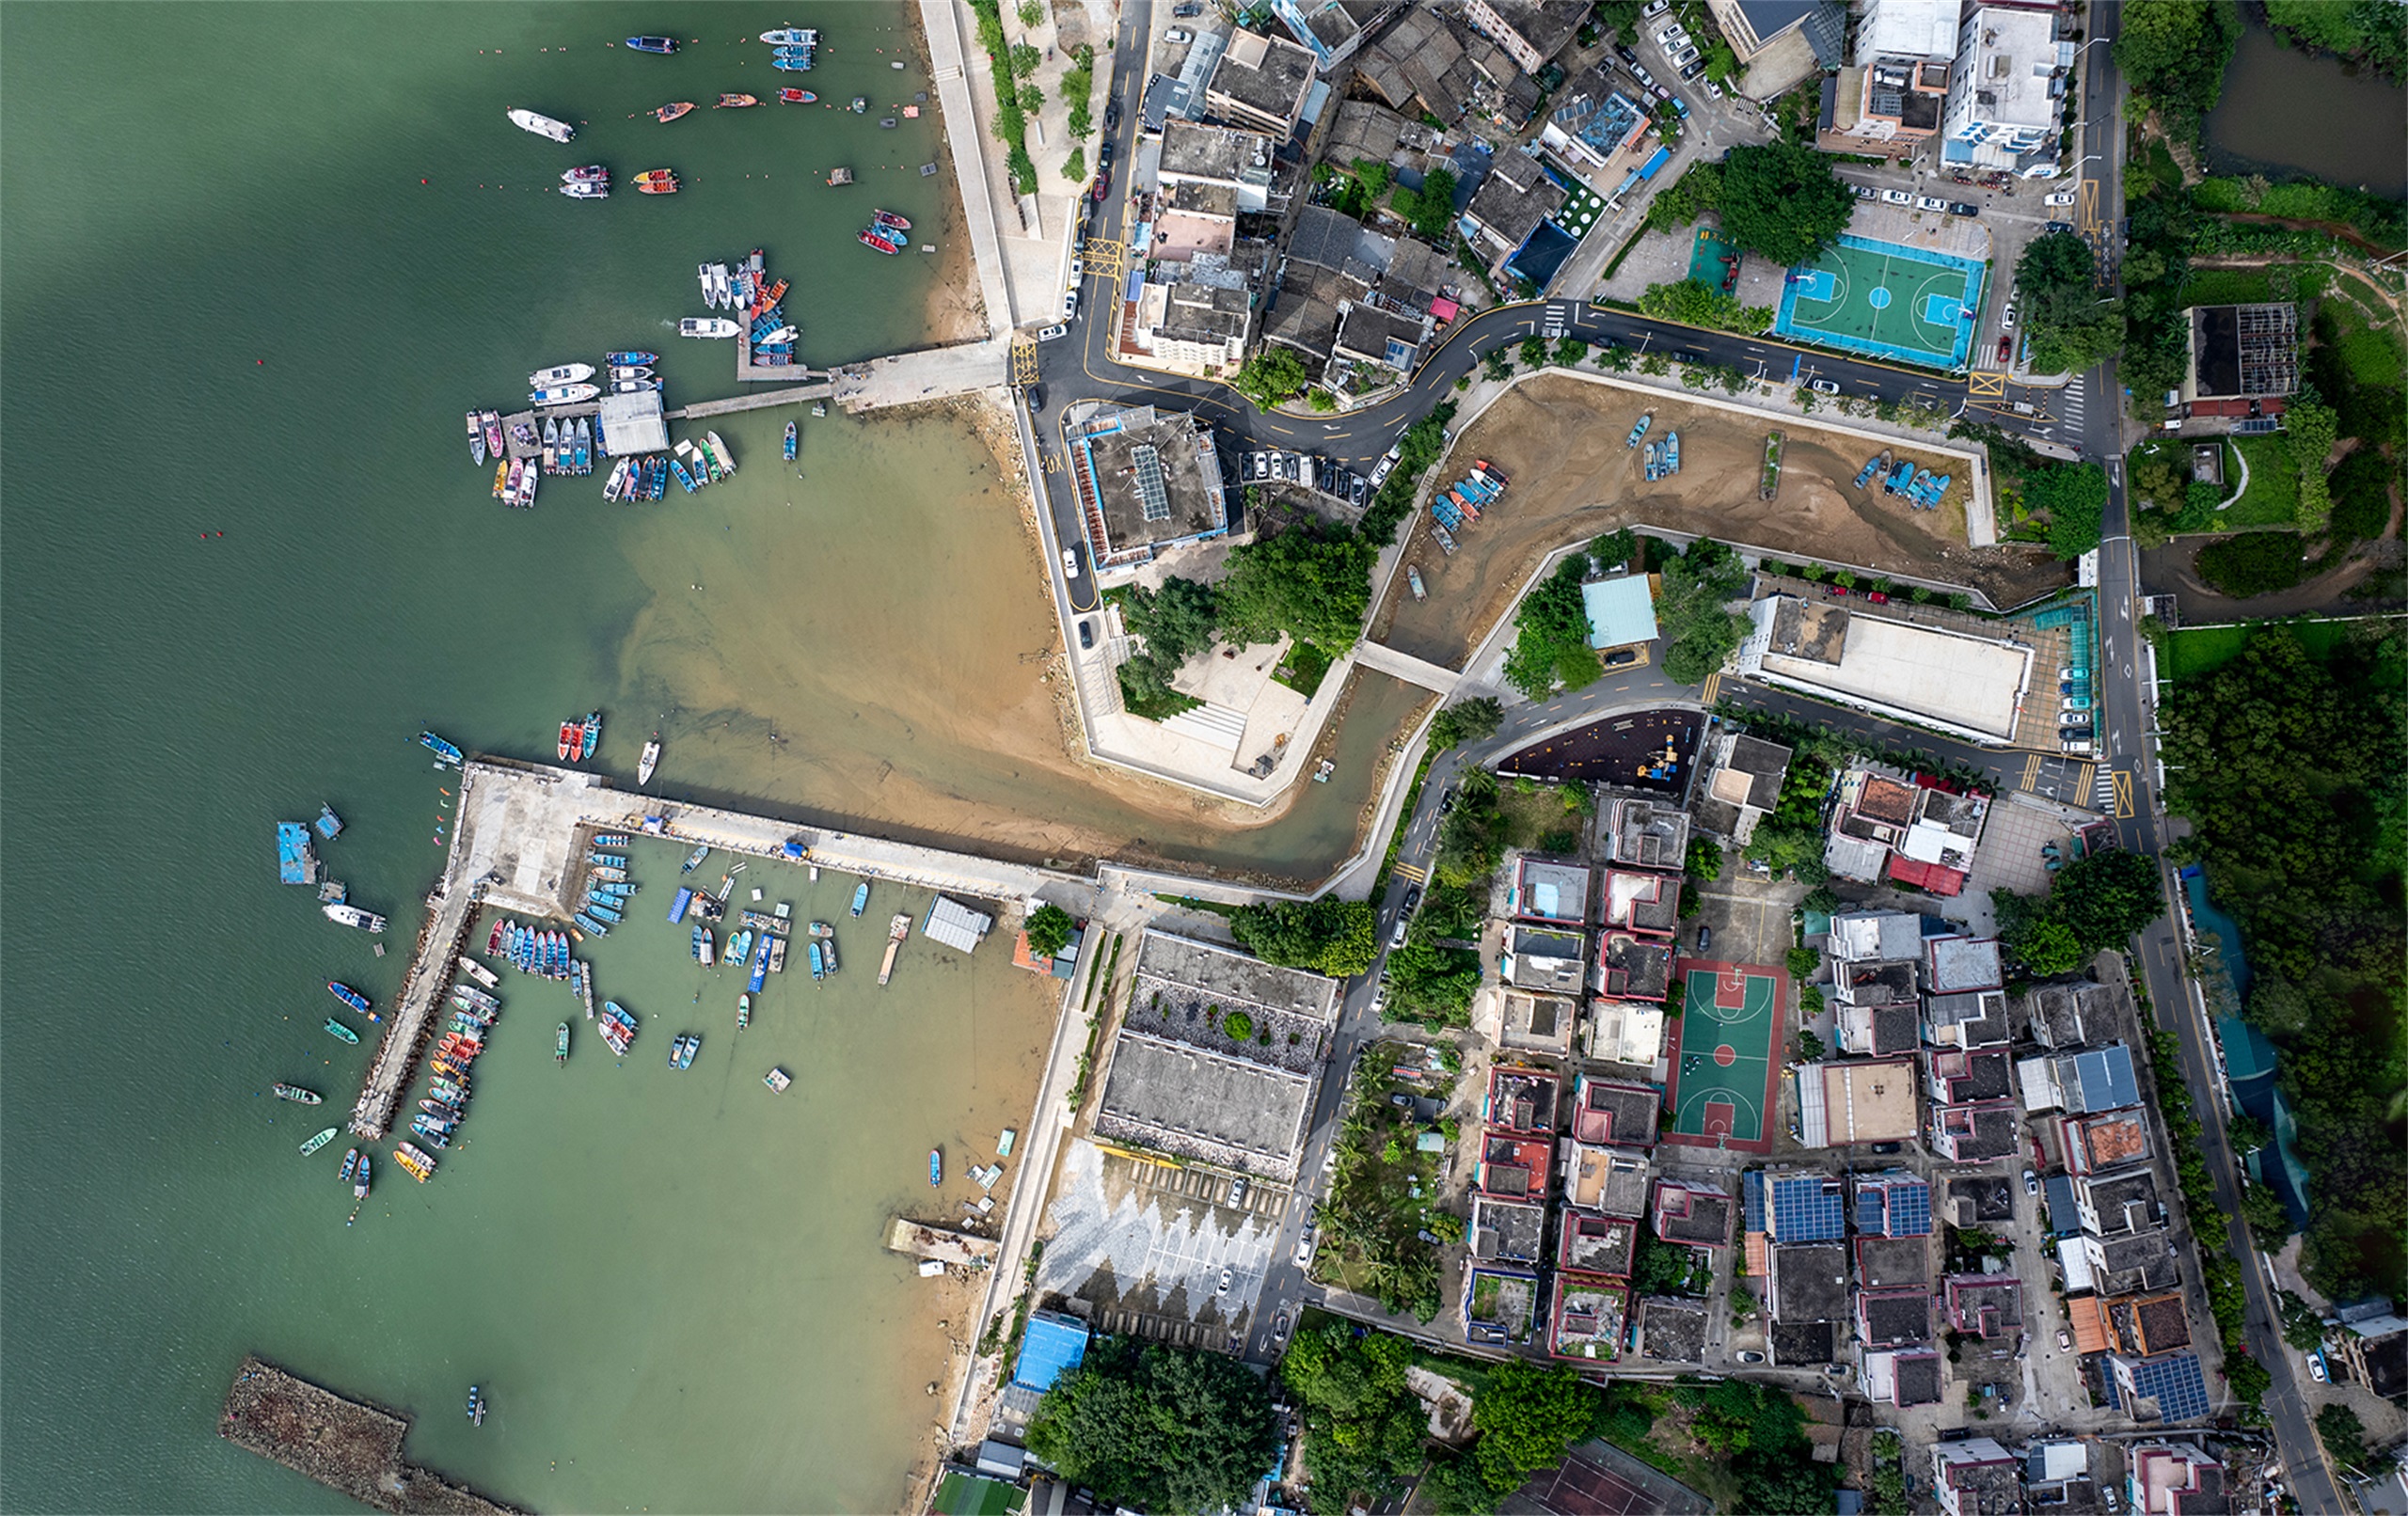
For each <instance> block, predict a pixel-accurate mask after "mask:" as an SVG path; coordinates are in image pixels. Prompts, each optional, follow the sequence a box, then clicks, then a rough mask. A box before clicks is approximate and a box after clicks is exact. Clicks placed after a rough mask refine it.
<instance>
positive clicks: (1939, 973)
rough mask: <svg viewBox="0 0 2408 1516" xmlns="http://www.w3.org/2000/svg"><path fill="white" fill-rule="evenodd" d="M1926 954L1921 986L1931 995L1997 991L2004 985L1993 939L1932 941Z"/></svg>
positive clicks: (1967, 938)
mask: <svg viewBox="0 0 2408 1516" xmlns="http://www.w3.org/2000/svg"><path fill="white" fill-rule="evenodd" d="M1925 954H1926V958H1925V975H1924V983H1925V986H1926V987H1928V988H1929V990H1930V992H1931V993H1932V994H1934V995H1956V994H1963V993H1967V992H1969V991H1972V990H1982V989H1996V988H1998V987H2000V986H2001V985H2003V984H2004V983H2005V982H2006V979H2005V973H2004V966H2003V965H2002V964H2001V963H2000V961H1999V947H1998V940H1997V939H1996V938H1991V937H1985V938H1971V937H1935V938H1933V939H1931V940H1929V941H1928V942H1926V943H1925Z"/></svg>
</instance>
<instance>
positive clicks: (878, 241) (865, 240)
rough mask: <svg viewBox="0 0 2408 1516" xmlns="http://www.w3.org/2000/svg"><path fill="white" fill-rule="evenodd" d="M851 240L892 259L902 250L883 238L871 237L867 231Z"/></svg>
mask: <svg viewBox="0 0 2408 1516" xmlns="http://www.w3.org/2000/svg"><path fill="white" fill-rule="evenodd" d="M853 240H854V241H855V242H858V243H860V244H861V245H863V247H875V248H877V249H878V250H879V252H881V253H884V254H886V255H887V256H888V257H889V258H892V257H894V256H895V254H896V253H899V252H901V251H902V250H903V249H902V248H900V247H897V246H895V245H894V244H893V243H890V242H888V241H886V240H885V239H884V238H882V237H877V236H873V235H871V234H870V233H869V232H867V231H863V232H862V233H861V234H860V235H858V236H856V237H855V238H854V239H853Z"/></svg>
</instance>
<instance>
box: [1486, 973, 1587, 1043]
mask: <svg viewBox="0 0 2408 1516" xmlns="http://www.w3.org/2000/svg"><path fill="white" fill-rule="evenodd" d="M1497 1003H1498V1007H1499V1010H1500V1012H1501V1016H1500V1019H1499V1025H1498V1032H1497V1045H1498V1046H1499V1047H1503V1048H1507V1049H1511V1050H1513V1051H1515V1052H1548V1053H1553V1054H1555V1055H1556V1056H1557V1057H1559V1058H1560V1057H1564V1056H1567V1055H1568V1054H1570V1053H1571V1051H1572V1040H1573V1035H1574V1032H1575V1028H1576V1024H1577V1022H1578V1020H1579V1014H1578V1013H1579V1003H1578V1002H1577V1001H1574V1000H1570V999H1567V998H1565V997H1563V996H1560V995H1533V994H1531V993H1530V992H1529V991H1528V990H1522V989H1507V990H1505V991H1504V992H1503V994H1502V995H1501V996H1500V997H1499V998H1498V1002H1497Z"/></svg>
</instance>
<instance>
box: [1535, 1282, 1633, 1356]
mask: <svg viewBox="0 0 2408 1516" xmlns="http://www.w3.org/2000/svg"><path fill="white" fill-rule="evenodd" d="M1629 1311H1630V1287H1629V1286H1627V1285H1623V1284H1617V1283H1614V1282H1611V1281H1608V1280H1604V1279H1590V1278H1586V1277H1584V1276H1582V1275H1580V1274H1558V1275H1556V1276H1555V1311H1554V1321H1553V1329H1552V1330H1551V1331H1550V1332H1549V1333H1548V1334H1547V1350H1548V1351H1549V1352H1552V1353H1553V1354H1555V1356H1556V1357H1558V1358H1578V1359H1607V1358H1619V1357H1621V1356H1622V1330H1623V1323H1624V1319H1626V1317H1627V1316H1628V1314H1629Z"/></svg>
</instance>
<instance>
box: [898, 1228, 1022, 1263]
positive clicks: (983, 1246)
mask: <svg viewBox="0 0 2408 1516" xmlns="http://www.w3.org/2000/svg"><path fill="white" fill-rule="evenodd" d="M886 1251H888V1252H889V1253H900V1254H902V1255H905V1256H906V1257H912V1258H934V1259H935V1260H936V1261H938V1262H939V1263H950V1264H958V1265H960V1266H962V1267H964V1268H978V1269H983V1268H987V1267H990V1266H991V1265H992V1264H993V1263H994V1261H995V1244H994V1241H993V1240H991V1239H989V1238H984V1237H972V1236H971V1235H970V1234H969V1233H967V1232H955V1231H948V1230H947V1229H946V1228H944V1227H942V1226H930V1225H929V1224H927V1223H926V1222H915V1221H913V1220H911V1218H910V1217H908V1216H897V1217H895V1219H894V1221H892V1222H891V1223H889V1224H888V1225H887V1228H886Z"/></svg>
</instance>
